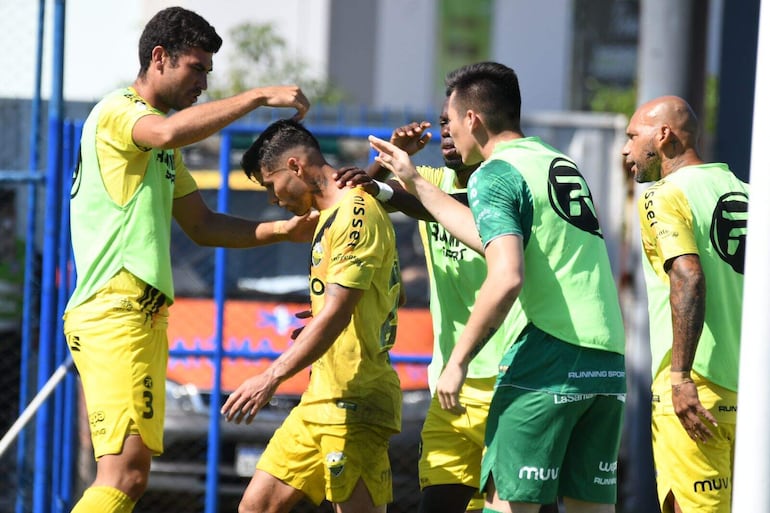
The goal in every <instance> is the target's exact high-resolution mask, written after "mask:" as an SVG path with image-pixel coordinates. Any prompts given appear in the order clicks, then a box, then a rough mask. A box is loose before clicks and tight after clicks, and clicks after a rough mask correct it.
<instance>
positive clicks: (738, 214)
mask: <svg viewBox="0 0 770 513" xmlns="http://www.w3.org/2000/svg"><path fill="white" fill-rule="evenodd" d="M748 218H749V196H748V195H747V194H746V193H743V192H728V193H727V194H724V195H722V197H721V198H719V200H718V201H717V204H716V207H714V212H713V214H712V215H711V230H710V232H711V244H712V245H713V246H714V249H715V250H716V252H717V254H718V255H719V258H721V259H722V260H723V261H724V262H725V263H726V264H727V265H729V266H730V267H732V268H733V270H734V271H735V272H736V273H739V274H743V265H744V261H745V259H746V225H747V223H748Z"/></svg>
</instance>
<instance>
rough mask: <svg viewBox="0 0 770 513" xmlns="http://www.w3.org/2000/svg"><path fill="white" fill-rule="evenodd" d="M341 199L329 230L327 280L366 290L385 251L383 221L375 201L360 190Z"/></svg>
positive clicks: (386, 220) (384, 221) (380, 263)
mask: <svg viewBox="0 0 770 513" xmlns="http://www.w3.org/2000/svg"><path fill="white" fill-rule="evenodd" d="M353 191H354V192H353V193H351V194H350V195H349V196H348V197H347V198H346V199H345V200H343V202H342V204H341V205H340V207H339V209H338V211H337V217H336V218H335V220H334V223H333V224H332V226H331V227H330V230H329V234H328V237H329V247H330V250H331V258H330V259H329V267H328V268H327V273H326V281H327V283H336V284H338V285H342V286H343V287H350V288H354V289H361V290H367V289H369V287H370V286H371V282H372V277H373V275H374V272H375V271H376V270H377V269H378V268H380V267H381V266H382V259H383V257H384V255H386V254H387V253H388V251H387V247H386V246H385V245H386V244H387V241H388V238H387V233H388V231H387V228H388V225H387V223H388V222H390V221H389V219H388V216H387V214H386V213H385V210H384V209H383V208H382V206H381V205H380V204H379V202H378V201H377V200H376V199H374V198H373V197H371V196H370V195H369V194H367V193H366V192H364V191H363V190H362V189H353Z"/></svg>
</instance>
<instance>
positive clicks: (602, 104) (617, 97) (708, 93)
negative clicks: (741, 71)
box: [589, 76, 719, 135]
mask: <svg viewBox="0 0 770 513" xmlns="http://www.w3.org/2000/svg"><path fill="white" fill-rule="evenodd" d="M589 105H590V110H591V111H593V112H617V113H620V114H624V115H625V116H626V117H627V118H629V119H630V118H631V116H632V115H633V114H634V110H636V86H633V87H617V86H610V85H606V84H601V83H599V82H595V83H594V84H593V87H592V94H591V100H590V102H589ZM703 108H704V113H703V119H702V122H703V127H704V129H705V131H706V133H707V134H710V135H714V134H715V133H716V124H717V115H718V112H719V79H718V78H717V77H716V76H710V77H708V78H706V84H705V90H704V106H703Z"/></svg>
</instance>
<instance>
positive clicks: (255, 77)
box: [208, 23, 346, 105]
mask: <svg viewBox="0 0 770 513" xmlns="http://www.w3.org/2000/svg"><path fill="white" fill-rule="evenodd" d="M230 41H233V43H234V44H235V47H236V50H235V52H234V55H233V57H232V60H231V62H230V63H229V68H228V73H227V74H226V77H225V78H224V80H221V81H222V84H221V85H219V84H217V82H219V81H218V80H216V78H215V77H214V78H212V80H211V81H212V83H213V84H212V87H210V88H209V90H208V94H209V96H210V97H211V98H213V99H217V98H224V97H226V96H231V95H233V94H237V93H240V92H243V91H246V90H247V89H250V88H252V87H258V86H266V85H277V84H297V85H299V86H300V87H302V90H303V91H304V92H305V95H306V96H307V97H308V99H309V100H310V101H311V102H312V103H322V104H326V105H336V104H338V103H340V102H342V101H343V100H345V98H346V95H345V93H344V91H342V90H341V89H340V88H338V87H336V86H335V85H334V84H332V83H331V82H329V81H328V80H325V79H321V78H317V77H313V76H311V75H310V74H309V72H308V70H309V69H310V66H309V65H308V63H307V62H306V61H305V60H304V59H302V58H301V57H297V56H294V55H292V54H291V53H290V52H289V51H288V49H287V46H286V40H285V39H284V38H283V37H281V35H280V34H278V33H277V32H276V31H275V28H274V27H273V26H272V25H271V24H270V23H242V24H240V25H237V26H236V27H234V28H233V29H232V30H231V31H230Z"/></svg>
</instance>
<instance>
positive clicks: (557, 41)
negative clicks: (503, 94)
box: [491, 0, 573, 115]
mask: <svg viewBox="0 0 770 513" xmlns="http://www.w3.org/2000/svg"><path fill="white" fill-rule="evenodd" d="M572 7H573V2H572V0H538V1H536V2H535V1H532V0H496V2H495V6H494V12H495V15H494V17H493V20H492V23H493V31H492V55H491V59H492V60H494V61H498V62H501V63H503V64H505V65H507V66H510V67H511V68H513V69H514V70H515V71H516V73H517V74H518V76H519V85H520V87H521V96H522V115H526V114H528V113H532V112H540V111H553V110H566V109H568V108H569V91H570V87H571V73H572V65H571V60H572V40H573V36H572V31H573V27H572Z"/></svg>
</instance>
